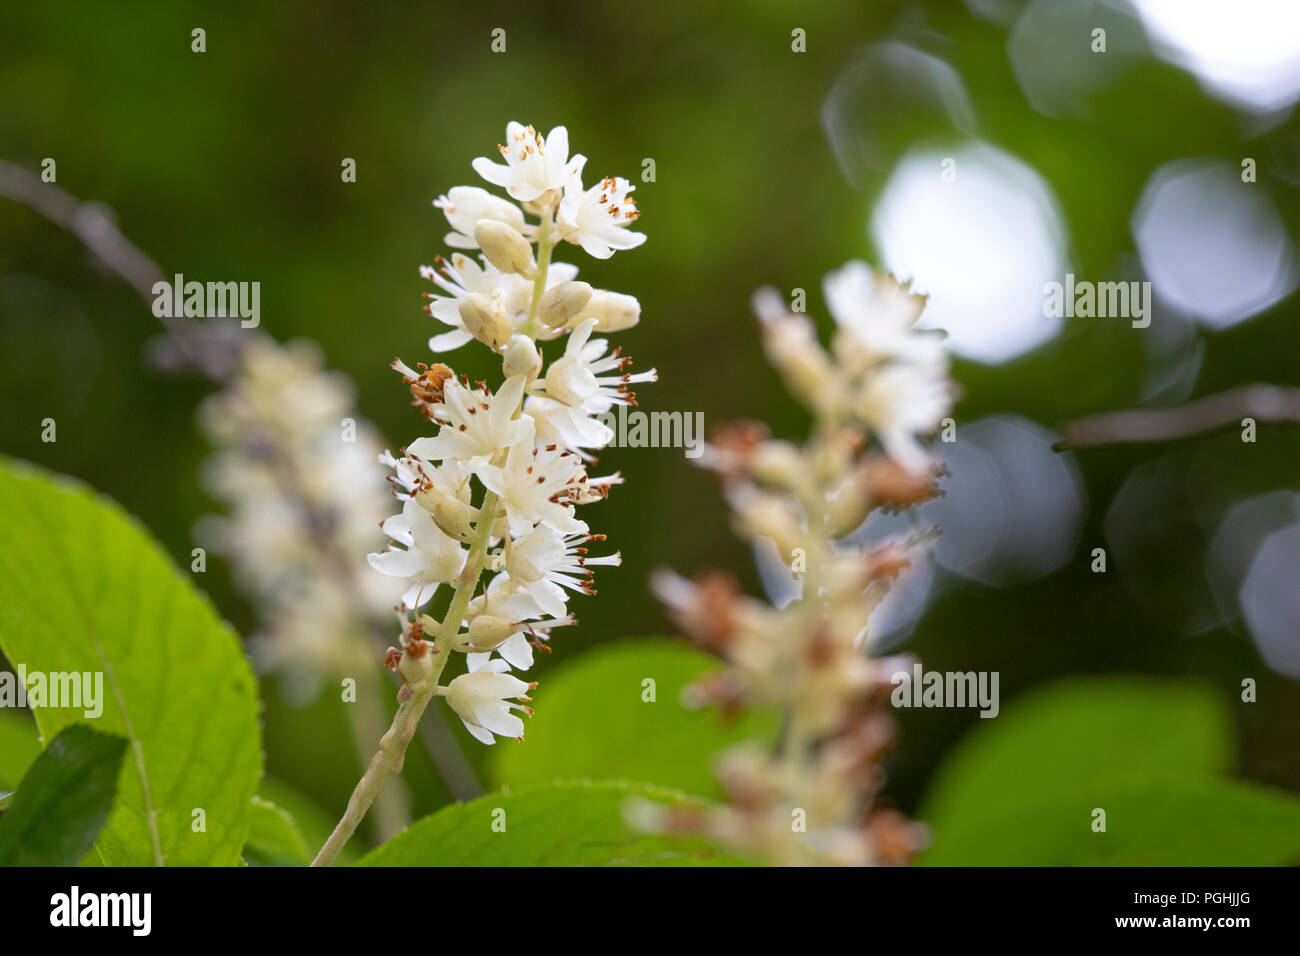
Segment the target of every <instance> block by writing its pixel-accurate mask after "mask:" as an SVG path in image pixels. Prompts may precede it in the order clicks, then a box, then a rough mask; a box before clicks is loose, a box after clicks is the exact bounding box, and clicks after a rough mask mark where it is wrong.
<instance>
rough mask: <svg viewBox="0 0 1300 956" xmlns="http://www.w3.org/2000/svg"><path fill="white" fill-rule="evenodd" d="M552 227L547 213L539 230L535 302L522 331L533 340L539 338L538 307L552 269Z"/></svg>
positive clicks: (534, 280)
mask: <svg viewBox="0 0 1300 956" xmlns="http://www.w3.org/2000/svg"><path fill="white" fill-rule="evenodd" d="M551 226H552V219H551V215H550V213H547V214H546V215H544V216H542V222H541V225H539V226H538V228H537V275H536V276H535V277H534V279H533V301H532V302H531V303H530V304H529V306H528V321H527V322H525V323H524V327H523V330H522V331H523V333H524V334H525V335H528V336H531V337H532V338H536V337H537V332H538V329H537V306H538V305H539V304H540V303H541V301H542V295H543V294H544V293H545V292H546V273H547V272H549V271H550V268H551V248H552V246H551V238H550V237H551Z"/></svg>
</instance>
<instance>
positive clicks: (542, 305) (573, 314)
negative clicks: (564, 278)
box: [537, 281, 592, 329]
mask: <svg viewBox="0 0 1300 956" xmlns="http://www.w3.org/2000/svg"><path fill="white" fill-rule="evenodd" d="M591 297H592V289H591V286H589V285H588V284H587V283H585V282H578V281H574V282H561V283H560V284H559V285H557V286H555V287H554V288H553V289H548V290H547V291H546V294H545V295H543V296H542V300H541V301H540V302H539V303H538V304H537V317H538V318H539V319H541V320H542V324H543V325H545V326H546V327H547V328H551V329H560V328H564V327H565V326H566V325H569V324H570V323H571V322H573V321H574V320H575V319H577V318H578V316H579V315H581V314H582V313H583V310H584V309H585V308H586V306H587V303H588V301H590V299H591Z"/></svg>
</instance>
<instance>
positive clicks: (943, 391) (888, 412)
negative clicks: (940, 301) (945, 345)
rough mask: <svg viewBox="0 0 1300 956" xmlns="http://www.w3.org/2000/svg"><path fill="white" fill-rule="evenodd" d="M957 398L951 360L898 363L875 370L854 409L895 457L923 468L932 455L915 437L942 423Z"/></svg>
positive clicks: (911, 468) (906, 465)
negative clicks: (949, 365) (947, 362)
mask: <svg viewBox="0 0 1300 956" xmlns="http://www.w3.org/2000/svg"><path fill="white" fill-rule="evenodd" d="M952 399H953V387H952V383H951V381H950V380H949V378H948V370H947V368H946V366H945V365H942V364H939V363H934V362H916V363H912V362H893V363H891V364H889V365H886V366H883V367H882V368H880V369H878V370H876V371H875V372H873V373H872V374H871V376H870V377H869V378H868V379H867V381H866V382H865V384H864V385H863V387H862V389H861V391H860V392H859V393H858V395H857V396H856V399H855V402H854V410H855V411H856V413H857V414H858V415H859V416H860V417H861V418H862V420H863V421H864V422H866V423H867V424H868V425H869V426H870V427H871V428H872V430H873V431H875V433H876V434H877V435H878V436H879V437H880V442H881V444H882V445H884V446H885V451H886V452H888V454H889V456H890V457H891V458H893V459H894V460H895V461H897V462H898V463H899V464H900V465H902V466H903V467H904V468H907V469H908V470H909V471H913V472H921V471H924V470H925V469H926V467H927V466H928V464H929V460H930V459H929V456H928V455H927V454H926V453H925V452H924V450H922V448H921V445H920V443H919V442H918V441H917V440H916V437H915V436H916V435H917V434H924V433H927V432H932V431H934V430H935V429H936V428H938V427H939V425H940V423H941V422H942V421H943V418H944V416H946V415H947V414H948V411H949V409H950V408H951V406H952Z"/></svg>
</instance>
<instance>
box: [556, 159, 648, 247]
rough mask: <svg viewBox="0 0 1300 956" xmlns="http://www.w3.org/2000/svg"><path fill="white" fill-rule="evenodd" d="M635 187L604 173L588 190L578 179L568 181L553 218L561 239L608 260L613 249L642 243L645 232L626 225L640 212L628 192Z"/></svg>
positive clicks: (624, 180) (633, 220)
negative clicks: (636, 230)
mask: <svg viewBox="0 0 1300 956" xmlns="http://www.w3.org/2000/svg"><path fill="white" fill-rule="evenodd" d="M635 190H636V187H635V186H633V185H631V184H629V183H628V181H627V180H626V179H623V178H622V177H621V176H620V177H614V176H607V177H605V178H604V179H602V180H601V181H600V182H598V183H597V184H596V185H594V186H592V187H591V188H590V189H588V190H583V188H582V181H581V180H580V179H577V178H574V179H572V180H570V181H569V182H568V184H567V185H566V186H565V187H564V199H563V200H562V201H561V202H560V209H559V213H558V215H557V218H556V225H557V226H558V227H559V234H560V238H561V239H565V240H567V241H569V242H572V243H573V244H574V245H579V246H582V248H583V249H585V250H586V251H587V254H588V255H590V256H594V257H595V258H597V259H608V258H609V257H610V256H612V255H613V254H614V251H615V250H616V249H635V248H636V247H637V246H639V245H641V243H643V242H645V233H641V232H629V231H628V228H627V227H628V226H630V225H631V224H632V223H633V222H635V221H636V219H637V217H638V216H640V215H641V214H640V213H639V212H637V208H636V200H635V199H633V198H632V197H631V196H629V195H628V193H630V192H633V191H635Z"/></svg>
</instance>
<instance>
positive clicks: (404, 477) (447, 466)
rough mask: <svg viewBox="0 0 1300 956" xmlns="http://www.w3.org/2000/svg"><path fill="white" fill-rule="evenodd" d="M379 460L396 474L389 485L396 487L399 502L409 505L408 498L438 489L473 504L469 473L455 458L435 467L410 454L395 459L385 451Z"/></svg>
mask: <svg viewBox="0 0 1300 956" xmlns="http://www.w3.org/2000/svg"><path fill="white" fill-rule="evenodd" d="M417 441H418V439H417ZM379 460H380V461H381V462H383V463H384V464H385V465H387V466H388V467H389V468H391V469H392V470H393V474H392V475H390V476H389V479H388V481H389V484H390V485H392V486H393V495H394V496H395V497H396V498H397V500H398V501H406V500H407V499H408V498H414V497H416V496H417V495H418V494H419V493H420V492H421V491H427V490H428V489H429V488H437V489H438V490H439V491H442V492H445V493H447V494H449V495H453V496H454V497H456V498H457V499H458V500H460V501H464V502H466V503H468V502H469V497H470V486H469V472H467V471H466V470H465V469H464V468H463V467H461V464H460V462H459V461H456V460H455V459H453V458H449V459H447V460H446V461H444V462H442V463H441V464H438V465H434V464H431V463H429V462H428V461H425V460H424V459H423V458H420V457H419V456H418V455H413V454H410V453H409V451H408V454H407V455H406V456H405V457H402V458H394V457H393V456H392V454H390V453H389V452H388V451H385V452H384V453H383V454H382V455H380V456H379ZM399 489H400V490H399Z"/></svg>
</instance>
